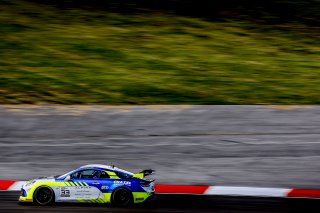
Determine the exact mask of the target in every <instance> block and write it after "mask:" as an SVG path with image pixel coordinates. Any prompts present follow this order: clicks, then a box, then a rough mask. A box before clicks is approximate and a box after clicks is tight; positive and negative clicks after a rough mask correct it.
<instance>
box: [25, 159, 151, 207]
mask: <svg viewBox="0 0 320 213" xmlns="http://www.w3.org/2000/svg"><path fill="white" fill-rule="evenodd" d="M153 173H154V170H151V169H148V170H143V171H142V172H140V173H137V174H134V173H131V172H128V171H125V170H123V169H120V168H117V167H115V166H108V165H100V164H99V165H95V164H93V165H86V166H82V167H80V168H78V169H76V170H73V171H71V172H68V173H66V174H64V175H59V176H54V177H44V178H37V179H33V180H30V181H28V182H26V184H24V185H23V186H22V188H21V195H20V198H19V201H20V202H21V203H24V202H33V203H36V204H39V205H49V204H53V203H55V202H80V203H111V204H113V205H116V206H129V205H131V204H134V203H142V202H145V201H147V200H149V199H151V198H152V197H153V196H154V180H148V179H146V178H145V177H146V176H147V175H151V174H153Z"/></svg>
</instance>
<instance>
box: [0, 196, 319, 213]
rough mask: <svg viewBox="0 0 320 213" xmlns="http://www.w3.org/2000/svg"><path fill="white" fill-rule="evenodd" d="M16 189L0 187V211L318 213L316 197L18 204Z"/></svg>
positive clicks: (205, 197) (177, 198) (47, 212)
mask: <svg viewBox="0 0 320 213" xmlns="http://www.w3.org/2000/svg"><path fill="white" fill-rule="evenodd" d="M18 196H19V194H18V193H17V192H4V191H2V192H1V191H0V212H1V213H15V212H19V213H21V212H24V213H29V212H30V213H31V212H43V213H44V212H45V213H51V212H61V213H64V212H66V213H79V212H95V213H99V212H158V213H159V212H187V213H188V212H195V213H198V212H213V213H241V212H247V213H258V212H259V213H264V212H274V213H280V212H281V213H295V212H301V213H302V212H303V213H313V212H315V213H318V212H319V208H320V200H305V199H274V198H273V199H270V198H268V199H267V198H237V197H212V196H211V197H210V196H191V195H188V196H187V195H184V196H183V195H157V196H156V198H155V199H154V200H153V201H151V202H149V203H147V204H142V205H135V206H133V207H130V208H116V207H112V206H110V205H102V204H95V205H93V204H90V205H89V204H85V205H83V204H56V205H54V206H45V207H42V206H34V205H19V204H18V202H17V197H18Z"/></svg>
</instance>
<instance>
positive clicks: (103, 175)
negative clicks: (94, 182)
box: [99, 171, 110, 179]
mask: <svg viewBox="0 0 320 213" xmlns="http://www.w3.org/2000/svg"><path fill="white" fill-rule="evenodd" d="M99 178H102V179H109V178H110V176H109V174H108V173H106V172H104V171H102V172H101V173H100V177H99Z"/></svg>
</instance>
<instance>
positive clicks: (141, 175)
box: [133, 169, 155, 178]
mask: <svg viewBox="0 0 320 213" xmlns="http://www.w3.org/2000/svg"><path fill="white" fill-rule="evenodd" d="M154 173H155V170H153V169H145V170H143V171H141V172H139V173H137V174H134V175H133V177H135V178H144V177H146V176H148V175H152V174H154Z"/></svg>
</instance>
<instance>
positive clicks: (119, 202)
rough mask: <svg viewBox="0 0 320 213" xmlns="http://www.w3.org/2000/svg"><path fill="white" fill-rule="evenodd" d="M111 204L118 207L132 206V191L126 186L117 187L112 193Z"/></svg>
mask: <svg viewBox="0 0 320 213" xmlns="http://www.w3.org/2000/svg"><path fill="white" fill-rule="evenodd" d="M111 204H112V205H115V206H118V207H126V206H131V205H132V204H133V196H132V193H131V192H130V191H129V190H128V189H125V188H118V189H116V190H115V191H114V192H113V193H112V195H111Z"/></svg>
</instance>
